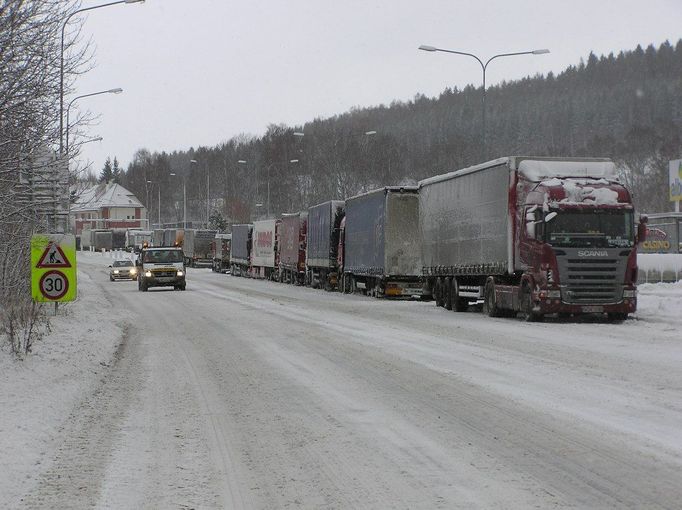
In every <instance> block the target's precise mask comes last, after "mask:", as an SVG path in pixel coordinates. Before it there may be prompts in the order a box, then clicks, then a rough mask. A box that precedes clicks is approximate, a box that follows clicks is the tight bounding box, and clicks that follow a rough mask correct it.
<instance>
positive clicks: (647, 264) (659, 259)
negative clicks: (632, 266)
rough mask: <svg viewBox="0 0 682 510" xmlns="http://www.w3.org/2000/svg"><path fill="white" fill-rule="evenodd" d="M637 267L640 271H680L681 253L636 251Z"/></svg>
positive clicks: (681, 267)
mask: <svg viewBox="0 0 682 510" xmlns="http://www.w3.org/2000/svg"><path fill="white" fill-rule="evenodd" d="M637 267H639V269H640V270H641V271H674V272H676V273H679V272H682V253H638V254H637Z"/></svg>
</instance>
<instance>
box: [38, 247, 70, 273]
mask: <svg viewBox="0 0 682 510" xmlns="http://www.w3.org/2000/svg"><path fill="white" fill-rule="evenodd" d="M36 267H38V268H44V267H71V263H70V262H69V259H67V258H66V255H64V252H63V251H62V249H61V247H60V246H59V245H58V244H57V243H55V242H54V241H50V242H49V243H47V246H46V247H45V251H44V252H43V254H42V255H41V256H40V260H39V261H38V265H37V266H36Z"/></svg>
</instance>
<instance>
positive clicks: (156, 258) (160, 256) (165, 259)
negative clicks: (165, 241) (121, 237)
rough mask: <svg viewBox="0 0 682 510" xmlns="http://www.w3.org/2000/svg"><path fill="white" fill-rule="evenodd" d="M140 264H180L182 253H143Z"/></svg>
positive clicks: (169, 251) (163, 251)
mask: <svg viewBox="0 0 682 510" xmlns="http://www.w3.org/2000/svg"><path fill="white" fill-rule="evenodd" d="M142 262H147V263H151V264H161V263H174V262H182V252H181V251H180V250H152V251H145V252H144V255H143V257H142Z"/></svg>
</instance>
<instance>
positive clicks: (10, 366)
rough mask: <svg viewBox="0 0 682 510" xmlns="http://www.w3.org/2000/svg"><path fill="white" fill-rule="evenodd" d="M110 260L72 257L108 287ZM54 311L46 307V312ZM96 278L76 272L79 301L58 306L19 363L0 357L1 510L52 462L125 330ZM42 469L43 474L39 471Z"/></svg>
mask: <svg viewBox="0 0 682 510" xmlns="http://www.w3.org/2000/svg"><path fill="white" fill-rule="evenodd" d="M111 261H112V258H111V256H102V255H101V254H90V253H83V254H80V253H79V254H78V264H79V265H80V264H83V263H85V264H94V265H98V266H101V267H102V272H101V277H102V278H101V280H102V282H104V281H106V282H107V283H109V282H108V271H107V266H108V265H109V264H111ZM46 310H47V311H48V313H50V314H51V313H53V312H52V308H51V307H46ZM110 310H111V304H110V302H109V301H108V299H107V297H106V296H105V295H104V294H103V293H102V291H101V289H100V288H98V285H97V283H96V282H95V281H93V280H92V278H90V276H88V274H87V273H85V272H83V271H79V272H78V299H77V300H76V301H74V302H73V303H69V304H64V305H60V307H59V314H58V315H57V316H56V317H50V323H51V330H50V332H49V333H48V334H47V335H46V336H45V338H44V339H43V340H41V341H39V342H37V343H35V344H34V346H33V354H31V355H29V356H28V357H27V358H26V359H25V360H23V361H17V360H15V359H13V357H12V355H11V354H10V353H9V352H7V349H6V347H5V346H2V352H0V409H2V413H1V414H0V472H2V474H3V475H2V476H1V477H0V507H2V508H8V507H14V506H15V505H16V503H17V502H18V501H19V498H21V496H22V495H24V494H26V493H27V492H28V491H30V488H31V486H32V485H33V483H34V480H33V479H32V473H35V472H38V471H39V470H38V469H37V468H36V466H37V465H39V464H41V463H43V462H46V459H49V458H51V457H50V455H49V453H50V451H51V450H52V449H53V448H54V447H55V444H56V442H57V441H58V440H59V428H60V425H61V424H62V423H63V422H64V421H65V420H66V419H67V418H68V416H69V414H71V413H72V412H74V411H75V406H76V405H77V404H78V403H79V402H80V401H82V399H83V398H84V397H85V396H86V395H87V394H89V393H90V392H91V391H93V390H94V388H95V387H96V385H97V381H98V379H99V377H100V374H101V373H102V372H103V370H104V369H105V367H106V366H107V365H109V364H110V362H111V360H112V358H113V355H114V352H115V351H116V348H117V346H118V345H119V343H120V341H121V339H122V336H123V328H122V326H121V324H122V322H123V321H121V320H120V318H117V317H114V316H113V314H110ZM41 471H42V469H41Z"/></svg>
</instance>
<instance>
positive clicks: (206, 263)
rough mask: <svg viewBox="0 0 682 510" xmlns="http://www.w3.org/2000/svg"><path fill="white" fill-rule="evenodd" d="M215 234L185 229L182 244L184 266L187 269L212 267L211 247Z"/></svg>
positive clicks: (210, 231) (202, 230) (203, 230)
mask: <svg viewBox="0 0 682 510" xmlns="http://www.w3.org/2000/svg"><path fill="white" fill-rule="evenodd" d="M217 233H218V232H217V231H216V230H205V229H194V228H188V229H186V230H185V231H184V238H183V242H182V251H183V252H184V254H185V265H187V266H189V267H212V266H213V252H212V250H211V245H212V243H213V240H214V239H215V235H216V234H217Z"/></svg>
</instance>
